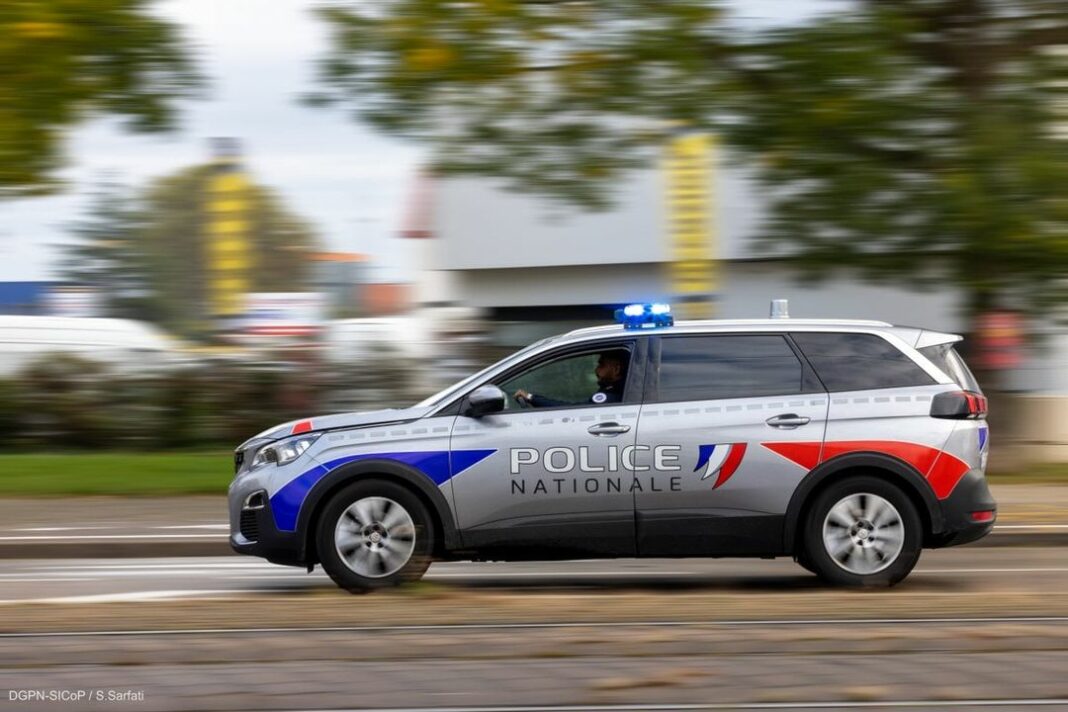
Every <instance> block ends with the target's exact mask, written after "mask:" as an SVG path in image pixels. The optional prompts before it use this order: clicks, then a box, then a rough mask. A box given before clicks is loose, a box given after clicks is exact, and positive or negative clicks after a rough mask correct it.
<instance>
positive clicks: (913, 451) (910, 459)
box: [761, 440, 971, 499]
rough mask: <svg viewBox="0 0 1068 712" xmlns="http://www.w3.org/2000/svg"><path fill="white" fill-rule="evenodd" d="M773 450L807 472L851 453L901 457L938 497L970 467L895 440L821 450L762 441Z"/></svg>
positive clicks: (814, 445)
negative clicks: (920, 475)
mask: <svg viewBox="0 0 1068 712" xmlns="http://www.w3.org/2000/svg"><path fill="white" fill-rule="evenodd" d="M761 444H762V445H763V446H764V447H766V448H767V449H768V450H771V451H772V452H774V453H776V454H778V455H782V456H783V457H785V458H786V459H787V460H790V461H791V462H794V463H796V464H798V465H800V466H801V467H803V468H805V470H806V471H808V470H812V469H813V468H815V467H816V465H818V464H820V463H821V462H826V461H827V460H830V459H832V458H834V457H837V456H839V455H845V454H847V453H851V452H879V453H883V454H886V455H891V456H892V457H896V458H898V459H899V460H904V461H905V462H907V463H908V464H910V465H912V466H913V467H914V468H916V470H918V471H919V472H920V474H922V475H923V476H924V477H926V478H927V481H928V482H929V483H930V485H931V489H933V490H934V493H935V496H936V497H938V499H945V498H946V497H948V496H949V495H950V493H951V492H952V491H953V489H954V488H955V487H956V486H957V483H958V482H960V480H961V478H962V477H964V475H965V474H966V473H967V472H968V470H969V469H971V468H970V467H969V466H968V463H966V462H964V461H963V460H961V459H960V458H957V457H954V456H953V455H950V454H949V453H947V452H943V451H942V450H939V449H937V448H933V447H928V446H927V445H918V444H916V443H907V442H901V441H898V440H840V441H837V442H835V441H828V442H825V443H823V448H822V449H823V451H822V454H821V453H820V443H818V442H800V443H797V442H785V443H761Z"/></svg>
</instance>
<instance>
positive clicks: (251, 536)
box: [241, 510, 260, 541]
mask: <svg viewBox="0 0 1068 712" xmlns="http://www.w3.org/2000/svg"><path fill="white" fill-rule="evenodd" d="M241 536H243V537H245V538H246V539H248V540H249V541H258V540H259V538H260V523H259V520H258V519H257V518H256V512H255V511H249V510H245V511H243V512H241Z"/></svg>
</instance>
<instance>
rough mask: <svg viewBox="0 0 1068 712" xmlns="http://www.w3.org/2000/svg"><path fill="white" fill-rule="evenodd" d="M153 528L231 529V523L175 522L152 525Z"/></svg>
mask: <svg viewBox="0 0 1068 712" xmlns="http://www.w3.org/2000/svg"><path fill="white" fill-rule="evenodd" d="M152 528H153V529H221V530H223V531H229V530H230V525H229V524H175V525H171V526H166V527H152Z"/></svg>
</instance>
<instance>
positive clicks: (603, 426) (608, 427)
mask: <svg viewBox="0 0 1068 712" xmlns="http://www.w3.org/2000/svg"><path fill="white" fill-rule="evenodd" d="M629 431H630V426H629V425H620V424H619V423H598V424H597V425H591V426H590V427H589V428H588V429H587V430H586V432H588V433H589V434H590V435H622V434H623V433H626V432H629Z"/></svg>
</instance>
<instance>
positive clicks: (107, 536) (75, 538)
mask: <svg viewBox="0 0 1068 712" xmlns="http://www.w3.org/2000/svg"><path fill="white" fill-rule="evenodd" d="M96 539H216V540H218V541H220V542H225V541H226V540H227V539H226V537H225V536H220V535H219V534H87V535H85V536H0V541H82V540H96Z"/></svg>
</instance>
